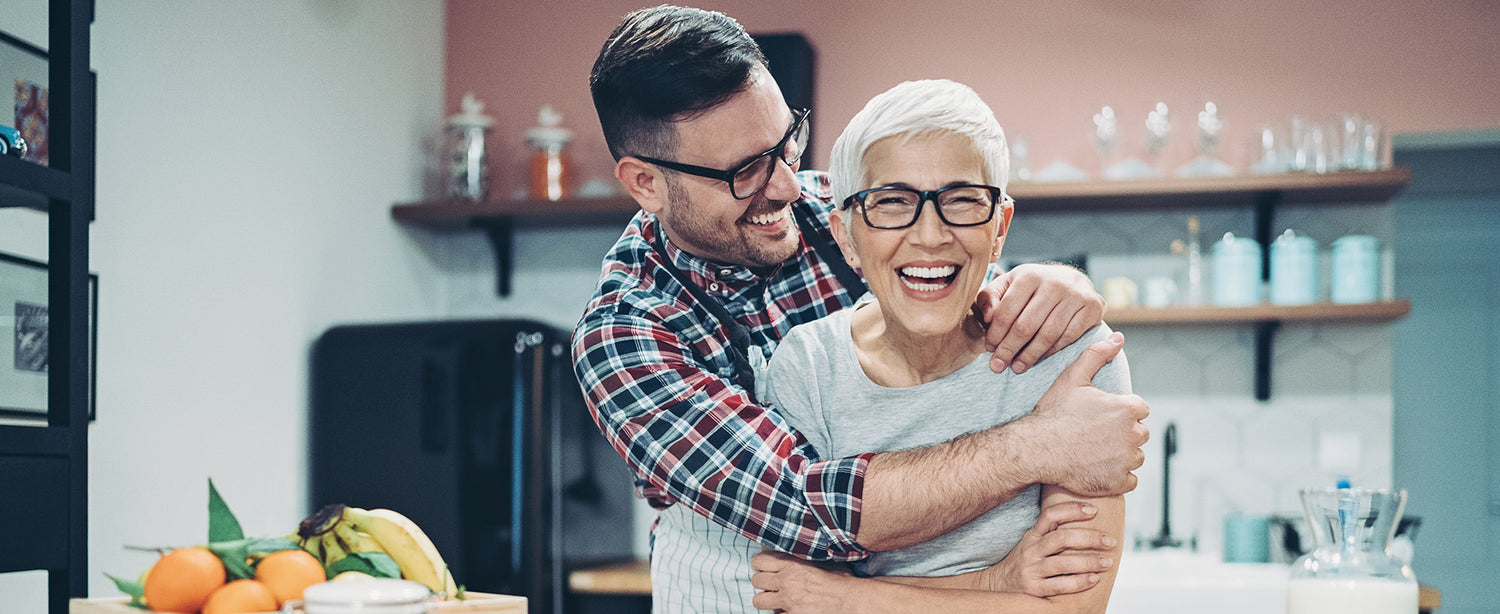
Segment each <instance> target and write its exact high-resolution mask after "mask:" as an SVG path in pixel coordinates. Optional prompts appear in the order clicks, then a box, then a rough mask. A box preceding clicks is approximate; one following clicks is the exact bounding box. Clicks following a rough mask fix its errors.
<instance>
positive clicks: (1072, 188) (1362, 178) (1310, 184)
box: [1009, 167, 1411, 200]
mask: <svg viewBox="0 0 1500 614" xmlns="http://www.w3.org/2000/svg"><path fill="white" fill-rule="evenodd" d="M1410 182H1411V169H1407V168H1404V167H1396V168H1390V169H1385V170H1378V171H1339V172H1335V173H1281V174H1275V175H1235V176H1232V177H1192V178H1154V179H1126V180H1118V181H1101V180H1094V181H1074V182H1057V183H1046V182H1041V183H1039V182H1018V183H1013V184H1011V185H1010V187H1009V192H1010V193H1011V196H1013V197H1015V198H1016V199H1017V200H1021V199H1030V200H1049V199H1072V198H1107V197H1121V196H1156V195H1211V194H1233V193H1254V192H1306V191H1324V190H1349V189H1378V188H1392V189H1397V188H1401V187H1404V186H1405V185H1406V184H1407V183H1410Z"/></svg>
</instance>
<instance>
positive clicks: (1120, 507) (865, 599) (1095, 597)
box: [751, 486, 1125, 614]
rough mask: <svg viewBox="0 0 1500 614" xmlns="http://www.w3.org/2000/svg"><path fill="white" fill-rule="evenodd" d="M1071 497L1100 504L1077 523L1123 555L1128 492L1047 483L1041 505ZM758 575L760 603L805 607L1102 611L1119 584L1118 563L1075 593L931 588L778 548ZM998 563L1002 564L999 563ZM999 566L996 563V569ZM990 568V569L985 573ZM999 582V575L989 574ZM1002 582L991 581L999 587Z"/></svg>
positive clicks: (795, 610) (760, 560) (758, 564)
mask: <svg viewBox="0 0 1500 614" xmlns="http://www.w3.org/2000/svg"><path fill="white" fill-rule="evenodd" d="M1067 501H1083V502H1086V503H1088V504H1089V505H1092V506H1094V507H1095V508H1096V509H1097V512H1096V513H1095V515H1094V517H1093V518H1092V519H1090V520H1086V521H1082V522H1080V523H1078V524H1080V525H1082V526H1083V527H1087V528H1092V529H1094V530H1099V531H1103V532H1104V533H1105V534H1108V535H1110V536H1111V537H1113V538H1114V546H1112V547H1109V548H1108V549H1107V550H1105V551H1104V552H1106V553H1107V554H1106V555H1105V556H1108V557H1110V558H1111V559H1112V560H1114V561H1118V560H1119V555H1120V550H1121V546H1120V544H1121V543H1122V541H1123V540H1122V537H1123V534H1124V530H1125V502H1124V498H1123V497H1118V496H1116V497H1101V498H1084V497H1079V496H1077V495H1075V494H1073V493H1071V492H1068V491H1066V490H1064V489H1061V488H1058V487H1055V486H1044V487H1043V488H1042V507H1043V509H1049V508H1051V507H1054V506H1056V505H1057V504H1059V503H1064V502H1067ZM751 564H752V566H753V567H754V568H755V571H756V574H755V575H754V576H753V577H752V578H751V583H752V584H754V586H755V588H757V589H760V590H761V591H763V592H760V593H757V594H756V595H755V598H754V604H755V607H757V608H762V609H771V610H784V611H786V612H788V613H790V614H799V613H802V612H809V613H811V612H862V613H866V612H912V611H938V610H940V609H941V610H946V611H949V612H954V613H957V612H1024V613H1027V614H1030V613H1033V612H1058V613H1085V612H1087V613H1094V612H1103V611H1104V608H1105V606H1106V605H1108V604H1109V594H1110V591H1112V590H1113V589H1114V581H1115V571H1116V568H1117V566H1115V565H1110V566H1109V568H1108V569H1106V570H1105V571H1103V572H1099V573H1097V574H1094V575H1097V577H1098V578H1097V582H1095V583H1094V584H1093V585H1092V586H1090V587H1088V588H1086V589H1085V590H1083V591H1080V592H1078V593H1074V594H1067V595H1057V596H1053V597H1047V598H1039V597H1033V596H1031V595H1026V594H1020V593H1004V592H994V591H991V590H973V589H958V588H932V587H926V586H912V585H909V584H903V583H898V582H888V581H884V580H881V579H874V578H856V577H853V576H851V575H849V574H848V572H845V571H842V570H840V569H838V568H834V567H822V566H817V565H813V564H808V563H803V562H801V561H798V560H796V559H793V558H791V557H787V556H785V555H780V554H774V553H762V554H759V555H756V557H755V558H754V559H753V560H752V561H751ZM997 567H998V566H997ZM994 569H996V568H995V567H992V568H991V570H994ZM981 573H985V572H981ZM988 580H989V581H990V582H996V583H997V582H999V579H998V578H993V577H992V578H989V579H988ZM995 585H997V584H991V586H995Z"/></svg>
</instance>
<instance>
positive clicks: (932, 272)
mask: <svg viewBox="0 0 1500 614" xmlns="http://www.w3.org/2000/svg"><path fill="white" fill-rule="evenodd" d="M897 272H898V273H900V277H901V283H903V284H906V287H908V288H911V289H913V290H916V291H918V292H936V291H938V290H942V289H943V288H946V287H947V286H948V284H951V283H953V278H954V277H955V276H957V275H958V267H957V266H954V265H951V264H950V265H947V266H936V267H921V266H907V267H901V268H900V269H897Z"/></svg>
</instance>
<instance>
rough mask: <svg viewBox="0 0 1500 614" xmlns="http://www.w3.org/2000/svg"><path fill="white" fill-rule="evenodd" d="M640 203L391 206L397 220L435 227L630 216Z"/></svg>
mask: <svg viewBox="0 0 1500 614" xmlns="http://www.w3.org/2000/svg"><path fill="white" fill-rule="evenodd" d="M638 210H640V207H638V206H636V204H635V201H633V200H631V199H629V198H624V197H620V198H574V199H568V200H557V201H552V200H509V201H500V200H489V201H483V202H474V201H468V200H438V201H425V202H419V203H408V204H401V205H396V206H394V207H391V217H392V218H394V219H395V220H396V221H398V222H402V223H405V224H412V225H415V226H423V227H426V228H432V229H435V230H455V229H460V228H472V227H474V226H475V222H476V221H481V220H496V219H505V220H513V221H515V222H518V223H523V224H536V225H541V224H553V225H567V224H577V223H593V222H598V221H606V220H616V219H618V220H620V221H621V222H623V221H624V220H628V219H630V216H632V215H634V214H635V212H636V211H638Z"/></svg>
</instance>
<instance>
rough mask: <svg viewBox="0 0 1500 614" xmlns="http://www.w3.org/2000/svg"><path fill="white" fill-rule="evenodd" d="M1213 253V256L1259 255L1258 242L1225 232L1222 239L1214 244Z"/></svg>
mask: <svg viewBox="0 0 1500 614" xmlns="http://www.w3.org/2000/svg"><path fill="white" fill-rule="evenodd" d="M1213 251H1214V253H1215V254H1247V255H1248V254H1260V242H1258V241H1256V240H1254V239H1249V238H1245V237H1236V236H1234V233H1232V232H1226V233H1224V238H1223V239H1219V241H1218V242H1217V243H1214V248H1213Z"/></svg>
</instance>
